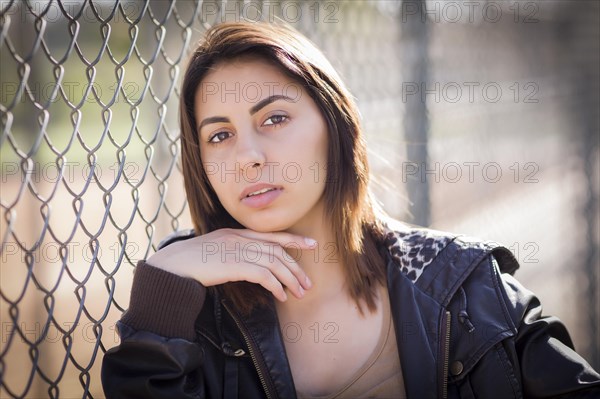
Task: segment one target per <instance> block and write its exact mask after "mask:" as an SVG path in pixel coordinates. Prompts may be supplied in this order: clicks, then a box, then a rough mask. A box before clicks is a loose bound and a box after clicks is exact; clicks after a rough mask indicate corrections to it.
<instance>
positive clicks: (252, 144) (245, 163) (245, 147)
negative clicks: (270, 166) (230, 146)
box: [236, 132, 266, 180]
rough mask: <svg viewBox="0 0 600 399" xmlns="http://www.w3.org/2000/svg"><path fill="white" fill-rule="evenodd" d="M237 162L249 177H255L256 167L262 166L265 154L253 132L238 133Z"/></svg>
mask: <svg viewBox="0 0 600 399" xmlns="http://www.w3.org/2000/svg"><path fill="white" fill-rule="evenodd" d="M236 144H237V163H238V165H239V168H240V171H241V172H242V173H243V174H244V176H245V177H247V178H249V179H254V180H255V179H256V176H255V175H256V168H259V170H260V168H262V166H263V165H264V164H265V162H266V154H265V151H264V149H263V148H262V146H261V144H260V140H259V139H258V137H256V134H255V133H254V132H245V133H241V134H238V140H237V143H236Z"/></svg>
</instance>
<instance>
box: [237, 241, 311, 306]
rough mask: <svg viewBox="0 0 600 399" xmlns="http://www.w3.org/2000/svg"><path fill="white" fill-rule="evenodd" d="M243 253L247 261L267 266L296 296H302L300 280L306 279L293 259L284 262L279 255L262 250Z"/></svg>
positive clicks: (302, 289)
mask: <svg viewBox="0 0 600 399" xmlns="http://www.w3.org/2000/svg"><path fill="white" fill-rule="evenodd" d="M245 255H246V256H247V258H248V259H247V261H248V262H250V263H252V264H254V265H257V266H259V267H264V268H267V269H268V270H269V271H270V272H271V273H272V274H273V275H274V276H275V277H276V278H277V280H279V281H280V282H281V283H282V284H283V285H284V286H286V287H287V288H288V289H289V290H290V291H291V292H292V293H293V294H294V295H295V296H296V297H298V298H302V297H303V296H304V287H303V286H302V285H303V284H302V283H301V282H305V281H306V275H305V273H304V271H303V270H302V269H301V268H300V266H299V265H298V264H297V263H296V262H295V261H294V260H293V259H292V260H291V262H290V261H288V262H285V261H282V259H281V258H280V257H279V256H275V255H274V254H272V253H268V254H266V253H264V252H251V253H246V254H245Z"/></svg>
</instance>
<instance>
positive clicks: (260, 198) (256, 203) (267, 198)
mask: <svg viewBox="0 0 600 399" xmlns="http://www.w3.org/2000/svg"><path fill="white" fill-rule="evenodd" d="M282 191H283V189H280V188H276V189H274V190H270V191H267V192H266V193H262V194H258V195H252V196H250V197H245V198H242V203H243V204H244V205H247V206H249V207H250V208H263V207H265V206H267V205H269V204H270V203H271V202H273V201H275V199H276V198H277V197H279V195H280V194H281V192H282Z"/></svg>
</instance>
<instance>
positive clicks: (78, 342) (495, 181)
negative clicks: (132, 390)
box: [0, 0, 600, 398]
mask: <svg viewBox="0 0 600 399" xmlns="http://www.w3.org/2000/svg"><path fill="white" fill-rule="evenodd" d="M599 13H600V7H599V5H598V3H597V2H559V1H556V2H545V3H542V2H537V1H469V2H463V1H450V2H438V1H395V0H370V1H299V0H295V1H268V0H264V1H199V0H196V1H192V0H183V1H182V0H179V1H141V0H139V1H127V0H102V1H101V0H97V1H91V0H88V1H84V0H61V1H56V0H54V1H50V0H43V1H42V0H40V1H14V0H13V1H8V0H0V67H1V80H0V121H1V125H0V131H1V136H0V145H1V148H0V156H1V168H2V173H1V176H2V182H1V187H2V193H1V198H0V208H1V211H2V217H1V218H0V235H1V236H2V247H1V251H2V253H1V258H2V263H1V269H0V278H1V285H0V324H1V330H0V334H1V339H0V341H1V342H0V397H2V398H4V397H21V398H39V397H52V398H54V397H61V398H76V397H103V392H102V388H101V385H100V378H99V372H100V364H101V358H102V354H103V353H104V352H105V351H106V350H107V349H109V348H111V347H113V346H115V345H117V344H118V342H119V338H118V336H117V334H116V331H115V328H114V325H115V323H116V321H117V320H118V319H119V318H120V316H121V314H122V312H123V311H124V310H125V309H126V308H127V307H128V300H129V290H130V287H131V281H132V276H133V271H134V266H135V264H136V262H137V261H138V260H139V259H144V258H146V257H148V256H149V254H151V253H152V252H153V251H154V250H155V249H156V245H157V243H158V242H159V241H160V240H161V239H162V238H164V237H165V236H166V235H167V234H169V233H171V232H173V231H177V230H180V229H186V228H189V227H190V226H191V222H190V219H189V215H188V212H187V205H186V200H185V196H184V192H183V189H182V187H183V181H182V176H181V166H180V161H179V158H178V154H179V142H178V138H179V131H178V123H177V110H178V107H177V102H178V95H179V88H178V84H179V81H180V76H181V74H182V68H183V67H184V65H185V61H186V58H187V56H188V54H189V51H190V49H191V48H192V47H193V45H194V43H195V42H196V41H197V40H198V39H199V38H200V37H201V35H202V33H203V32H204V31H205V30H206V29H207V28H208V27H210V26H212V25H214V24H215V23H219V22H221V21H226V20H239V19H245V20H254V21H256V20H267V21H276V20H277V21H283V22H286V23H289V24H290V25H292V26H294V27H296V28H297V29H298V30H300V31H301V32H303V33H305V34H306V35H307V36H308V37H309V38H310V39H311V40H313V41H314V42H315V43H316V44H317V45H318V46H319V47H320V48H322V49H323V51H324V52H325V53H326V55H327V56H328V57H329V58H330V59H331V60H332V62H333V64H334V66H335V67H336V68H337V69H338V70H339V71H340V73H341V75H342V77H343V78H344V79H345V81H346V82H347V83H348V85H349V87H350V89H351V92H352V93H353V94H354V96H355V97H356V98H357V101H358V104H359V108H360V110H361V113H362V118H363V123H364V127H365V133H366V137H367V141H368V142H369V147H370V162H371V169H372V175H373V183H374V184H373V189H374V191H375V193H376V195H377V197H378V198H379V199H380V200H381V202H382V204H383V205H384V208H385V209H386V210H387V211H388V213H390V214H391V215H393V216H395V217H398V218H400V219H405V220H409V221H413V222H416V223H421V224H424V225H431V226H433V227H436V228H443V229H447V230H453V231H459V232H465V233H468V234H475V235H480V236H484V237H486V238H490V239H495V240H497V241H501V242H504V243H505V244H507V245H512V247H511V249H513V251H514V252H515V254H516V255H517V257H518V258H519V259H520V260H521V262H522V264H523V267H522V269H523V270H522V271H521V272H519V273H521V274H517V277H519V278H520V279H521V280H522V281H523V282H524V283H525V284H526V285H528V286H529V287H530V288H532V289H533V290H534V291H536V292H538V291H539V294H540V297H541V298H542V302H543V303H546V307H545V309H546V310H547V311H548V312H549V313H552V314H556V315H558V316H559V317H561V318H562V319H564V320H565V323H566V324H567V326H568V327H569V329H570V331H571V332H572V334H573V336H574V341H575V344H576V346H577V349H578V350H579V351H580V353H582V354H583V355H584V357H586V358H587V359H588V360H590V362H592V363H594V364H595V366H596V367H599V366H600V358H599V357H598V356H599V352H598V342H597V336H598V308H599V306H598V293H597V290H598V286H599V283H598V251H597V249H598V240H599V238H598V206H597V204H598V201H597V199H598V180H599V176H598V162H599V160H598V159H599V158H598V131H599V130H598V108H599V106H598V105H599V101H598V96H597V93H598V92H599V91H600V90H599V88H600V87H599V86H600V84H599V81H600V79H599V77H598V72H597V71H598V69H599V68H598V66H599V62H598V53H597V50H598V37H599V34H598V28H597V27H598V26H599V25H600V23H599V22H600V18H599ZM532 144H533V145H532ZM490 165H492V166H490ZM457 166H458V168H457ZM469 168H470V169H469ZM498 170H499V171H500V175H501V176H504V177H503V178H502V177H501V178H498V174H497V173H496V174H495V175H494V174H492V173H495V172H497V171H498ZM457 171H458V172H457ZM467 172H469V174H468V175H467ZM470 172H472V173H470ZM457 173H458V174H457ZM507 176H508V177H507ZM565 236H566V237H573V238H572V239H571V240H569V242H567V243H564V239H565V238H564V237H565ZM561 240H562V241H561ZM558 243H560V244H558ZM568 259H575V261H571V260H569V261H566V260H568ZM565 271H566V272H567V273H565ZM540 275H544V279H543V281H544V283H543V284H541V283H540V282H539V281H540V278H539V276H540ZM581 287H583V288H581ZM574 293H575V294H574ZM557 295H558V297H557ZM560 295H563V299H561V298H560ZM565 296H566V297H567V298H568V299H567V300H564V298H565ZM575 307H579V308H581V309H585V310H586V311H587V312H572V309H573V308H575ZM593 337H596V338H593Z"/></svg>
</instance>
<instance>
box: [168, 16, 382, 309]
mask: <svg viewBox="0 0 600 399" xmlns="http://www.w3.org/2000/svg"><path fill="white" fill-rule="evenodd" d="M245 56H252V57H260V58H261V59H263V60H265V61H267V62H269V63H271V64H273V65H275V66H277V67H278V68H280V70H281V71H282V72H284V73H286V74H287V75H289V76H290V77H291V78H293V79H294V80H295V81H297V82H298V83H299V84H301V85H302V86H303V88H304V89H305V90H306V92H307V93H308V94H309V95H310V96H311V98H312V99H313V101H315V103H316V104H317V106H318V107H319V109H320V111H321V113H322V116H323V117H324V119H325V121H326V123H327V128H328V129H327V132H328V136H329V140H328V142H329V145H328V151H327V154H328V155H327V156H328V160H327V172H326V173H327V179H326V185H325V192H324V197H325V209H326V212H327V216H328V217H329V219H330V220H331V222H332V226H333V231H334V234H335V239H336V243H335V244H336V247H335V248H336V249H337V250H338V253H339V255H340V259H339V261H340V262H341V263H342V265H343V266H344V270H345V277H346V284H347V287H348V294H349V295H350V297H351V298H352V299H353V300H355V301H356V303H357V306H358V308H359V310H360V312H361V313H362V312H363V310H362V303H363V302H364V303H365V304H366V305H367V307H368V308H369V310H370V311H374V310H375V309H376V308H377V304H376V301H375V299H376V288H377V286H378V285H383V284H385V265H384V261H383V258H382V257H381V254H380V252H379V251H378V243H379V242H380V240H381V239H382V236H383V230H382V225H381V222H380V221H379V219H378V218H377V217H376V213H377V212H376V211H378V210H379V209H378V208H376V207H377V204H376V203H375V201H374V199H373V197H372V195H371V194H370V191H369V189H368V182H369V167H368V162H367V150H366V146H365V141H364V139H363V137H362V133H361V127H360V121H359V112H358V108H357V107H356V104H355V103H354V101H353V99H352V96H351V95H350V93H349V92H348V90H347V89H346V87H345V86H344V84H343V83H342V81H341V79H340V77H339V76H338V74H337V72H336V71H335V70H334V68H333V67H332V66H331V64H330V63H329V61H328V60H327V59H326V58H325V56H324V55H323V54H322V53H321V52H320V51H319V50H318V49H317V48H316V47H315V45H314V44H313V43H311V42H310V41H309V40H308V39H306V38H305V37H304V36H302V35H301V34H300V33H298V32H297V31H295V30H294V29H292V28H290V27H286V26H279V25H274V24H267V23H262V22H254V23H250V22H231V23H222V24H219V25H216V26H214V27H212V28H210V29H209V30H208V31H207V32H206V33H205V37H204V39H203V40H202V41H201V42H200V44H199V45H198V47H197V48H196V49H195V51H194V53H193V54H192V56H191V59H190V61H189V64H188V67H187V70H186V72H185V75H184V78H183V84H182V89H181V96H180V127H181V139H182V140H181V142H182V166H183V176H184V182H185V189H186V194H187V198H188V202H189V207H190V212H191V217H192V221H193V224H194V228H195V230H196V233H197V234H199V235H202V234H206V233H208V232H211V231H214V230H217V229H220V228H225V227H229V228H243V226H242V225H241V224H240V223H238V222H237V221H236V220H235V219H234V218H233V217H232V216H231V215H230V214H229V213H228V212H227V211H226V210H225V209H224V207H223V206H222V205H221V203H220V201H219V199H218V197H217V195H216V193H215V191H214V190H213V188H212V187H211V185H210V183H209V180H208V177H207V174H206V171H205V170H204V168H203V165H202V160H201V157H200V144H199V137H198V133H199V132H198V131H197V128H196V126H197V125H198V124H197V121H196V120H195V116H194V105H195V104H194V102H195V94H196V91H197V90H198V87H199V85H200V83H201V82H202V79H203V78H204V76H205V75H206V74H207V73H208V72H209V71H210V68H211V67H213V66H214V65H215V64H217V63H221V62H227V61H232V60H235V59H239V58H242V57H245ZM220 288H221V289H222V291H223V292H224V293H225V295H226V296H227V297H229V298H230V299H231V301H232V302H233V303H234V305H235V306H236V307H237V308H238V310H240V311H241V312H242V313H248V312H249V311H251V310H252V308H253V307H254V306H255V305H256V304H259V303H263V304H264V303H267V302H268V299H267V298H268V297H267V291H266V290H264V289H263V288H262V287H261V286H259V285H257V284H250V283H246V282H235V283H234V282H231V283H226V284H224V285H223V287H220Z"/></svg>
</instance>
